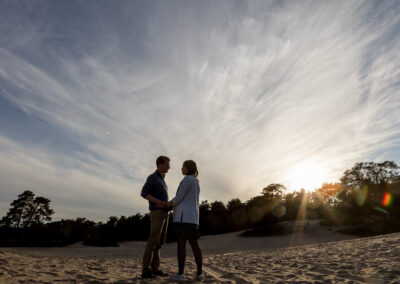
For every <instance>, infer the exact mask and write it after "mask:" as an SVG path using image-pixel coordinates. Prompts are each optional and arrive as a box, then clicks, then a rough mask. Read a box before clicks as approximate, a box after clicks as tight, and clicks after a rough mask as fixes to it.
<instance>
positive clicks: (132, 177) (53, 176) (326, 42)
mask: <svg viewBox="0 0 400 284" xmlns="http://www.w3.org/2000/svg"><path fill="white" fill-rule="evenodd" d="M44 3H45V2H44ZM71 3H73V4H70V6H69V9H70V10H68V11H69V14H68V13H67V14H65V13H64V14H63V13H61V8H60V7H57V5H56V4H54V3H53V4H50V2H49V3H47V4H46V5H45V4H43V5H41V6H40V7H36V9H35V13H37V14H40V11H42V14H43V15H42V17H31V18H29V17H28V15H29V13H33V12H32V11H33V9H32V10H31V9H30V8H29V7H22V6H21V7H19V6H18V5H15V6H13V7H11V8H10V7H8V10H7V9H2V11H4V12H1V13H2V14H3V13H7V12H8V13H9V16H8V17H7V18H5V20H2V21H1V20H0V21H1V25H2V26H3V27H4V28H7V32H6V33H2V36H0V60H1V61H0V62H1V63H0V81H1V82H2V88H1V92H0V94H1V95H0V96H1V98H2V99H3V105H4V104H5V102H7V104H9V105H10V106H12V107H13V109H15V111H14V113H20V115H18V117H24V119H25V120H26V121H31V120H30V119H37V120H38V121H41V122H43V123H39V122H37V123H31V124H29V123H27V124H26V125H29V128H30V129H37V131H39V132H40V133H43V137H41V138H40V137H39V138H37V137H36V138H35V139H32V141H29V137H31V136H32V134H31V132H32V131H27V126H25V128H24V123H23V122H19V123H18V127H19V129H21V131H22V132H24V131H26V133H28V134H29V135H28V134H27V135H25V136H24V135H12V130H11V129H12V128H13V125H14V126H17V121H16V120H15V119H13V118H10V115H9V114H8V115H7V117H3V115H1V116H2V119H5V120H3V121H7V124H5V123H2V124H0V126H1V128H0V135H1V137H2V138H1V140H0V142H1V143H0V149H1V153H2V154H1V155H0V168H1V170H0V171H1V173H2V174H3V177H4V178H3V177H2V178H1V184H0V185H1V187H2V188H4V190H5V191H6V192H7V195H4V197H3V195H2V200H1V201H3V199H6V198H7V200H10V201H11V200H12V199H13V198H15V195H16V194H17V193H19V192H21V191H22V190H24V189H26V187H28V186H29V187H32V188H35V189H37V191H38V192H39V191H40V192H41V194H42V195H45V196H49V197H53V196H54V198H52V200H53V201H52V202H53V203H54V205H57V208H55V209H56V212H57V213H58V214H59V215H60V216H82V215H87V216H88V217H94V218H106V217H107V216H110V215H112V214H113V213H112V212H114V215H120V214H129V208H132V211H133V212H136V211H140V212H144V211H145V208H146V204H145V202H144V201H143V200H142V199H140V197H139V191H140V188H141V185H142V184H143V182H144V180H145V178H146V175H147V174H149V173H150V172H151V171H152V170H153V168H154V160H155V158H156V157H157V156H158V155H159V154H166V155H169V156H170V157H171V158H172V168H171V171H170V173H169V174H168V176H167V182H168V184H169V186H170V192H171V195H172V194H173V193H174V192H175V188H176V186H177V184H178V182H179V180H180V179H181V176H180V171H179V168H180V166H181V163H182V162H183V161H184V160H185V159H189V158H191V159H194V160H196V161H197V162H198V164H199V168H200V177H201V179H200V180H201V186H202V199H208V200H215V199H218V200H223V201H227V200H230V199H231V198H233V197H240V198H241V199H243V200H246V199H247V198H249V197H250V196H253V195H255V194H257V193H258V192H259V191H260V190H261V188H262V187H263V186H266V185H268V184H269V183H272V182H281V183H285V184H286V185H288V186H289V187H290V186H291V181H290V180H289V179H288V173H289V172H290V170H291V168H293V167H295V166H296V165H298V164H299V163H301V162H302V161H312V162H313V163H316V164H318V165H320V166H321V167H324V168H326V169H327V171H328V173H327V178H328V179H335V178H338V177H339V176H340V174H341V173H342V171H343V170H345V169H347V168H349V167H351V166H352V165H353V163H354V162H357V161H360V160H374V159H390V160H396V161H398V160H400V157H399V151H398V148H397V146H396V145H397V144H398V141H399V138H400V133H399V132H400V128H399V126H400V118H399V117H398V115H397V110H398V109H399V107H400V94H399V86H400V84H399V83H400V82H399V79H398V78H400V76H399V70H400V68H399V67H400V66H399V65H400V60H399V56H400V55H399V51H398V50H400V46H399V45H400V44H399V42H400V41H399V32H398V31H399V30H400V29H399V26H400V22H399V17H398V16H397V15H398V12H400V11H399V10H400V5H399V4H398V3H397V2H396V1H377V2H374V1H368V2H351V3H348V2H340V3H339V2H335V3H333V2H332V3H326V2H318V1H297V2H268V3H266V2H264V1H261V2H257V1H251V2H221V3H215V2H201V4H200V3H196V2H193V3H184V4H183V3H182V2H168V5H167V3H163V2H159V3H153V4H152V5H148V4H140V5H142V6H136V5H138V4H135V3H129V2H128V3H129V4H127V3H123V4H121V6H119V7H116V8H115V9H114V10H113V12H109V10H108V9H107V7H105V6H103V4H104V5H107V4H105V3H102V2H100V3H101V4H96V3H97V2H91V1H88V2H85V3H80V4H79V9H75V8H74V5H75V4H76V3H78V2H71ZM125 4H127V5H125ZM3 6H4V5H3ZM10 6H12V5H10ZM63 9H64V8H63ZM139 12H140V13H139ZM139 14H141V16H140V17H139ZM10 15H13V16H14V17H17V19H19V20H18V21H17V22H13V23H11V24H10V23H8V22H7V19H8V18H9V17H11V16H10ZM96 16H101V17H96ZM98 18H102V19H103V21H99V20H98ZM28 19H31V20H28ZM25 26H29V29H26V30H24V29H23V27H25ZM32 34H34V35H35V36H32ZM31 47H34V48H33V49H32V48H31ZM43 128H45V129H46V131H44V130H43ZM60 137H62V139H60ZM57 138H58V139H57ZM60 141H61V142H60ZM62 141H65V142H64V143H62ZM66 181H67V182H66ZM83 188H84V189H85V190H84V191H82V189H83ZM80 193H81V194H82V196H81V197H79V194H80ZM78 200H79V201H78ZM83 208H85V209H83ZM1 210H2V211H5V210H6V208H4V207H2V208H1Z"/></svg>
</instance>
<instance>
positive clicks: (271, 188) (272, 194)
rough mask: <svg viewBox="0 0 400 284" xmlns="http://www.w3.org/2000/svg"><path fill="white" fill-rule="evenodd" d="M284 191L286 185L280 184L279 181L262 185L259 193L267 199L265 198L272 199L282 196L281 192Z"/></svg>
mask: <svg viewBox="0 0 400 284" xmlns="http://www.w3.org/2000/svg"><path fill="white" fill-rule="evenodd" d="M284 191H286V187H285V186H284V185H282V184H279V183H272V184H270V185H268V186H267V187H264V188H263V189H262V192H261V194H262V195H263V196H264V197H265V198H266V199H267V200H269V201H270V200H273V199H277V198H282V194H283V192H284Z"/></svg>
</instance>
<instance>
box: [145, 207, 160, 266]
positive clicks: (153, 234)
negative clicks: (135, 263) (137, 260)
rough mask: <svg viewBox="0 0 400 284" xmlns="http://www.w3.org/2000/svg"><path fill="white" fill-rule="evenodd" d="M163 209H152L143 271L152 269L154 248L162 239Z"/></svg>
mask: <svg viewBox="0 0 400 284" xmlns="http://www.w3.org/2000/svg"><path fill="white" fill-rule="evenodd" d="M159 211H161V210H152V211H150V235H149V238H148V239H147V245H146V249H145V251H144V254H143V263H142V269H143V271H147V270H150V264H151V262H152V259H153V254H154V249H155V248H156V247H157V245H158V243H159V241H160V234H161V230H162V227H163V218H162V216H163V215H162V214H160V212H159Z"/></svg>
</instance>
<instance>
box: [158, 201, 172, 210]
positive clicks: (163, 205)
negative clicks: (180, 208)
mask: <svg viewBox="0 0 400 284" xmlns="http://www.w3.org/2000/svg"><path fill="white" fill-rule="evenodd" d="M154 204H155V205H156V207H158V208H161V209H167V208H170V207H172V206H174V203H173V202H172V201H161V200H158V201H156V202H154ZM170 210H172V208H171V209H170Z"/></svg>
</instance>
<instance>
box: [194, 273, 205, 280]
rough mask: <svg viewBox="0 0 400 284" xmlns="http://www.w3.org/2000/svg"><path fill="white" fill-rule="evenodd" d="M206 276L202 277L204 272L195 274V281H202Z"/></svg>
mask: <svg viewBox="0 0 400 284" xmlns="http://www.w3.org/2000/svg"><path fill="white" fill-rule="evenodd" d="M204 280H206V278H205V277H204V273H201V274H199V275H196V281H204Z"/></svg>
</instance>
